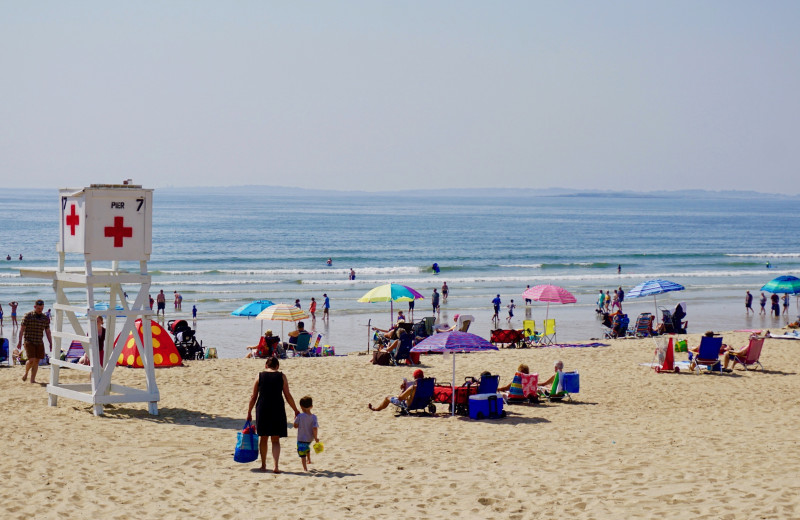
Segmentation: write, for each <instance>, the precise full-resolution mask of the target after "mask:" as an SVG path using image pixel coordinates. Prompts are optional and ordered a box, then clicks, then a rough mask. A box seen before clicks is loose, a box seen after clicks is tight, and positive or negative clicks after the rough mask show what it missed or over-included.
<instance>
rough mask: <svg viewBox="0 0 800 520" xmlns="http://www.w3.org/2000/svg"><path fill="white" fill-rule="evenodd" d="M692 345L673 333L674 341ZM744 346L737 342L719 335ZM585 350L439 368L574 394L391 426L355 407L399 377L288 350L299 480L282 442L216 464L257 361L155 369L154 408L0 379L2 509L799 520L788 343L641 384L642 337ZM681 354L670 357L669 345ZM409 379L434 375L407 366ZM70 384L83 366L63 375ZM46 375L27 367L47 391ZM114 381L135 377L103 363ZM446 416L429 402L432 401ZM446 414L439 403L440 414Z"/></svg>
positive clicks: (433, 364) (434, 370) (390, 420)
mask: <svg viewBox="0 0 800 520" xmlns="http://www.w3.org/2000/svg"><path fill="white" fill-rule="evenodd" d="M698 338H699V335H696V334H695V335H690V336H689V340H690V344H696V343H697V342H698ZM725 341H726V343H728V344H732V345H734V346H741V345H744V344H745V343H746V341H747V335H746V334H744V333H727V334H725ZM609 343H611V346H609V347H599V348H564V349H556V348H542V349H520V350H501V351H499V352H490V353H477V354H466V355H459V356H458V357H457V362H456V371H457V374H456V377H457V379H458V380H461V381H463V378H464V377H465V376H468V375H478V374H479V373H480V372H481V371H482V370H490V371H491V372H492V373H497V374H500V376H501V384H503V383H507V382H508V380H509V378H510V377H511V376H512V375H513V373H514V370H515V369H516V367H517V365H518V364H519V363H520V362H524V363H527V364H529V365H530V366H531V368H532V370H533V371H536V372H539V373H540V375H542V376H547V375H549V373H550V372H551V371H552V365H553V361H555V360H556V359H563V360H564V362H565V365H566V369H567V370H578V371H579V372H580V375H581V376H580V377H581V392H580V393H579V394H577V395H576V396H575V401H574V402H571V403H569V402H564V403H547V404H541V405H536V406H528V405H516V406H508V407H507V410H508V412H509V414H508V416H507V417H506V418H505V419H502V420H492V421H472V420H469V419H467V418H463V417H456V418H451V417H450V416H449V415H445V414H444V413H441V414H439V415H437V416H434V417H424V416H423V417H395V415H394V413H393V412H392V408H391V407H390V408H389V409H387V410H384V411H382V412H371V411H369V410H368V409H367V403H368V402H373V403H376V402H378V401H379V400H380V399H381V398H382V397H383V396H385V395H387V394H393V395H394V394H396V392H397V389H398V385H399V383H400V380H401V379H402V378H403V377H410V376H411V372H412V370H411V369H410V368H405V367H404V368H395V367H377V366H372V365H370V364H369V363H367V358H366V357H365V356H358V355H350V356H346V357H336V358H314V359H288V360H285V361H283V362H282V365H281V369H282V370H283V371H284V372H285V373H286V375H287V376H288V379H289V382H290V388H291V391H292V393H293V394H294V396H295V398H297V399H299V397H301V396H303V395H305V394H309V395H312V396H313V397H314V402H315V406H314V412H315V413H316V414H317V415H318V417H319V421H320V438H321V440H322V441H323V442H324V443H325V452H324V453H322V454H320V455H314V456H313V464H312V468H313V470H314V471H313V472H310V473H303V472H302V465H301V463H300V460H299V457H298V456H297V454H296V451H295V431H294V430H290V431H289V438H287V439H284V440H283V443H282V447H283V452H282V457H281V467H282V469H283V470H284V473H283V474H281V475H273V474H263V473H259V472H256V471H255V470H256V468H257V463H252V464H237V463H235V462H234V461H233V458H232V455H233V448H234V444H235V438H236V430H237V428H240V427H241V426H242V423H243V422H244V417H245V415H246V412H247V402H248V398H249V395H250V391H251V388H252V386H253V381H254V380H255V378H256V375H257V374H258V372H259V371H260V370H261V369H262V367H263V362H262V361H259V360H245V359H221V360H211V361H198V362H192V363H189V364H188V366H186V367H182V368H171V369H163V370H159V371H158V372H157V380H158V385H159V389H160V392H161V396H162V398H161V401H160V403H159V415H158V416H151V415H149V414H148V413H147V412H146V407H145V405H144V404H142V403H135V404H130V405H117V406H114V407H107V409H106V414H105V415H104V416H102V417H95V416H93V415H92V413H91V407H90V406H88V405H86V404H85V403H81V402H77V401H72V400H68V399H63V398H62V399H60V401H59V405H58V407H55V408H53V407H48V406H47V394H46V390H45V388H44V387H42V386H32V385H30V384H28V383H23V382H22V381H20V378H21V376H22V370H23V369H22V367H19V366H17V367H14V368H8V367H5V368H2V369H0V385H2V395H3V396H4V399H3V400H2V405H0V406H1V407H2V432H3V435H2V438H3V439H4V449H3V455H2V466H1V467H2V470H1V471H0V481H2V482H3V483H4V485H3V486H2V491H0V496H1V499H0V504H1V505H0V511H2V517H3V518H30V517H34V516H35V517H37V518H59V519H62V518H176V519H178V518H180V519H182V518H201V519H205V518H208V519H219V518H399V517H404V518H450V517H456V516H457V517H460V518H498V519H507V518H557V517H562V516H565V515H566V516H567V517H572V518H653V517H659V518H797V517H800V476H799V475H798V471H799V470H798V468H800V460H798V459H800V446H798V441H799V440H800V433H798V425H800V421H798V418H799V417H800V384H799V382H800V378H799V377H798V374H797V369H796V368H795V366H796V361H797V352H798V350H800V342H794V341H785V340H775V339H770V340H767V341H766V343H765V345H764V351H763V354H762V362H763V363H764V366H765V368H766V371H764V372H763V373H762V372H761V371H757V372H745V371H743V370H740V369H739V368H738V367H737V370H735V371H734V373H733V374H722V375H719V374H700V375H695V374H689V373H681V374H656V373H654V371H653V370H651V369H648V368H646V367H642V366H639V363H645V362H649V361H651V360H652V353H653V342H652V340H647V339H645V340H621V341H610V342H609ZM679 358H680V359H685V354H679ZM422 361H423V369H424V370H425V372H426V375H429V376H433V377H436V378H437V379H439V380H444V381H449V380H450V378H451V365H450V364H445V363H444V361H443V359H442V357H441V356H423V358H422ZM62 374H64V375H63V376H62V377H63V378H64V379H65V380H68V381H80V380H85V378H86V375H85V374H83V373H77V372H74V371H73V372H67V371H64V372H62ZM48 377H49V369H48V368H43V369H42V370H40V374H39V379H40V380H41V381H47V380H48ZM114 381H115V382H117V383H121V384H128V385H134V384H135V385H140V386H141V384H143V374H142V372H141V371H137V370H134V369H122V368H119V369H117V371H116V372H115V375H114ZM442 408H443V407H440V409H442ZM442 411H443V410H442Z"/></svg>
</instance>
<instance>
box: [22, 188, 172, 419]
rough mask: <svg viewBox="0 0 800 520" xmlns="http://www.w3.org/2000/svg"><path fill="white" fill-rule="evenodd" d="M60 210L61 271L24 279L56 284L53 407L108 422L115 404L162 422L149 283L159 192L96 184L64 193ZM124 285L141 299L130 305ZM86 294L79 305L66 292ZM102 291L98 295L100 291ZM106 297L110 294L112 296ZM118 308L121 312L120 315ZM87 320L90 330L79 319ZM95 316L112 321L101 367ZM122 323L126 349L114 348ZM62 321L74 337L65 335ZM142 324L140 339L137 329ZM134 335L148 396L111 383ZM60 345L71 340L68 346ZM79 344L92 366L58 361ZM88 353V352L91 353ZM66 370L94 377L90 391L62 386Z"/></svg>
mask: <svg viewBox="0 0 800 520" xmlns="http://www.w3.org/2000/svg"><path fill="white" fill-rule="evenodd" d="M59 195H60V205H61V233H60V235H59V236H60V238H59V242H58V267H57V269H56V270H55V271H52V270H47V269H26V270H20V274H21V275H22V276H27V277H33V278H47V279H51V280H52V281H53V289H54V290H55V293H56V303H55V304H54V305H53V308H54V309H55V314H56V316H55V318H56V323H55V330H53V339H54V344H55V345H54V346H55V348H54V353H53V359H51V360H50V365H51V370H50V384H49V385H47V392H48V394H49V396H48V402H49V405H50V406H56V405H57V404H58V397H59V396H62V397H69V398H71V399H75V400H78V401H83V402H86V403H92V405H93V409H94V410H93V411H94V414H95V415H102V414H103V405H105V404H110V403H132V402H146V403H148V405H147V411H148V412H149V413H151V414H152V415H158V401H159V393H158V386H157V385H156V375H155V366H154V363H153V336H152V332H151V329H150V327H149V326H147V325H148V324H149V323H150V318H151V316H152V315H153V311H152V310H151V309H150V296H149V293H150V275H149V274H148V271H147V261H148V260H149V259H150V252H151V249H152V223H153V210H152V202H153V190H151V189H142V187H141V186H137V185H132V184H122V185H117V184H112V185H109V184H92V185H91V186H89V187H88V188H83V189H62V190H59ZM67 253H80V254H83V256H84V267H83V268H79V267H76V268H71V267H70V268H67V267H65V256H66V254H67ZM103 261H110V263H111V266H110V268H98V267H96V266H95V265H94V264H93V263H94V262H103ZM135 261H138V263H139V269H138V271H139V272H138V273H136V272H128V271H122V270H120V262H135ZM122 284H126V286H130V285H138V286H139V291H138V294H137V295H136V297H135V298H134V300H133V302H132V304H131V305H129V304H128V301H127V300H126V298H125V297H124V291H123V288H122ZM81 288H83V289H85V291H86V304H85V306H84V305H81V304H77V303H76V304H73V303H71V302H70V301H69V298H68V296H67V290H73V292H74V289H81ZM97 289H100V291H99V294H96V292H95V291H96V290H97ZM106 290H107V293H106ZM106 294H107V295H108V307H105V305H103V306H102V308H101V309H100V310H98V309H95V298H97V297H100V296H103V295H106ZM117 305H120V306H121V307H122V310H118V309H117ZM79 316H80V317H83V316H85V319H86V329H84V327H83V325H82V324H81V321H80V320H79V319H78V318H79ZM97 316H104V317H105V320H106V339H105V344H104V346H103V351H104V357H105V359H104V360H103V362H102V365H101V363H100V362H99V361H100V359H99V358H100V345H99V344H98V338H97ZM118 316H119V317H122V318H123V319H124V321H122V320H121V321H122V326H121V327H120V328H119V336H120V341H119V342H118V344H117V345H116V346H114V338H115V337H116V335H117V323H116V318H117V317H118ZM64 318H66V319H67V321H69V324H70V325H71V327H72V330H73V332H67V331H65V330H64ZM137 318H138V319H141V320H142V324H143V326H142V328H141V330H142V337H141V338H140V336H139V333H138V331H137V330H136V327H135V321H136V319H137ZM129 334H133V338H134V339H135V340H136V346H137V348H138V350H139V355H140V356H141V358H142V365H143V366H144V375H145V380H146V389H145V390H142V389H139V388H132V387H127V386H122V385H117V384H113V383H111V376H112V374H113V373H114V369H115V368H116V365H117V359H118V358H119V356H120V354H121V353H122V349H123V346H124V345H125V343H126V341H125V338H127V337H128V335H129ZM62 340H67V341H66V344H62ZM74 340H77V341H80V342H81V343H82V344H83V345H84V349H86V350H87V352H88V353H89V360H90V363H91V364H90V366H86V365H80V364H77V363H70V362H67V361H61V360H60V354H61V351H62V348H63V349H64V350H65V351H66V350H67V349H68V348H69V344H70V343H71V342H72V341H74ZM87 347H88V348H87ZM62 368H69V369H75V370H81V371H85V372H89V373H90V374H91V377H90V383H89V384H62V383H60V381H59V375H60V371H61V369H62Z"/></svg>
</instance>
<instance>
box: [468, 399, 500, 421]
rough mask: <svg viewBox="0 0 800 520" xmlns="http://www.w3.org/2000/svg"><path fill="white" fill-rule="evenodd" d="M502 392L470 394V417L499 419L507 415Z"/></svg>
mask: <svg viewBox="0 0 800 520" xmlns="http://www.w3.org/2000/svg"><path fill="white" fill-rule="evenodd" d="M503 404H504V402H503V396H502V394H475V395H471V396H469V418H470V419H498V418H500V417H505V415H506V413H505V412H504V411H503Z"/></svg>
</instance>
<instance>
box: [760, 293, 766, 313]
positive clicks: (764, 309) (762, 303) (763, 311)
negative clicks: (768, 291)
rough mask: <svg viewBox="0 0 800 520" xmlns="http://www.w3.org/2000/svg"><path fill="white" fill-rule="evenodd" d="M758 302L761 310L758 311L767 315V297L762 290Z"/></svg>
mask: <svg viewBox="0 0 800 520" xmlns="http://www.w3.org/2000/svg"><path fill="white" fill-rule="evenodd" d="M758 303H760V304H761V312H759V314H763V315H765V316H766V315H767V297H766V296H765V295H764V293H763V292H762V293H761V300H759V302H758Z"/></svg>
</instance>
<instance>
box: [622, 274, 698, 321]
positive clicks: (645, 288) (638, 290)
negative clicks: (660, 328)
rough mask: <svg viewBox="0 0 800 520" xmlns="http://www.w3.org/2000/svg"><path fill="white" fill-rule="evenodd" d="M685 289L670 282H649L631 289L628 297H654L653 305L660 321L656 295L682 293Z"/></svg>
mask: <svg viewBox="0 0 800 520" xmlns="http://www.w3.org/2000/svg"><path fill="white" fill-rule="evenodd" d="M684 289H685V287H684V286H682V285H681V284H679V283H675V282H670V281H669V280H647V281H646V282H642V283H640V284H639V285H637V286H636V287H634V288H633V289H631V290H630V291H629V292H628V294H627V295H626V296H627V297H628V298H640V297H642V296H652V297H653V305H654V306H655V309H656V312H655V316H656V319H658V304H657V302H656V295H658V294H662V293H666V292H672V291H682V290H684Z"/></svg>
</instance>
